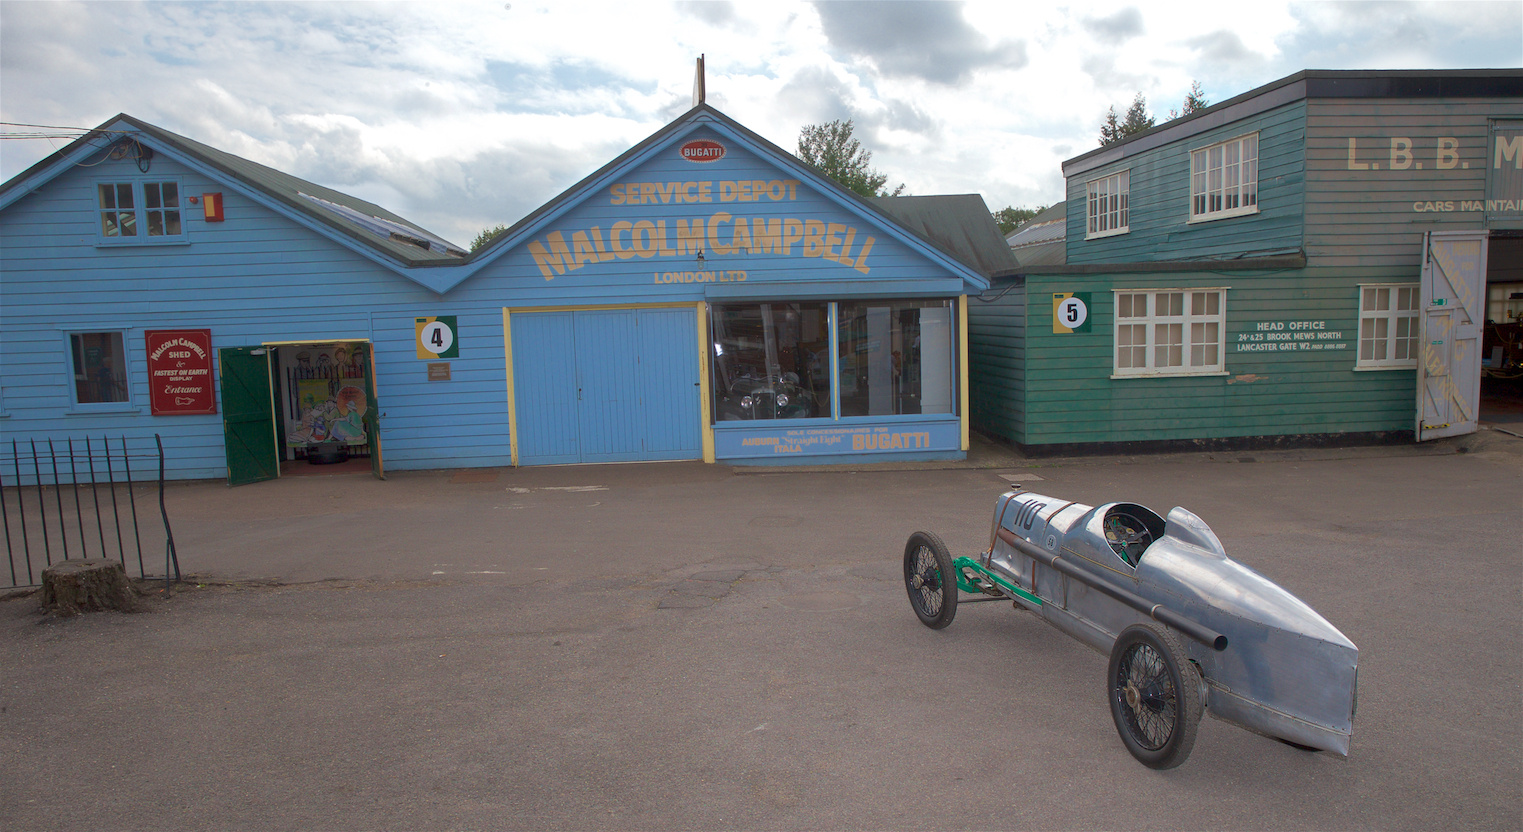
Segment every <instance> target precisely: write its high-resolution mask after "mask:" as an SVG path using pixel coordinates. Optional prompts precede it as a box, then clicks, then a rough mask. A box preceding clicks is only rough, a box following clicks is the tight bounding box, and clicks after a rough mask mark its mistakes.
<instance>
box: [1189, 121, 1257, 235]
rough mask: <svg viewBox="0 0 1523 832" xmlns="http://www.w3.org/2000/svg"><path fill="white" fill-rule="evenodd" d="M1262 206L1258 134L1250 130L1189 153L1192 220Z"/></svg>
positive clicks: (1221, 215) (1236, 214)
mask: <svg viewBox="0 0 1523 832" xmlns="http://www.w3.org/2000/svg"><path fill="white" fill-rule="evenodd" d="M1258 210H1259V134H1257V133H1250V134H1248V135H1246V136H1239V137H1238V138H1235V139H1232V140H1230V141H1225V142H1222V143H1221V144H1214V145H1211V146H1210V147H1203V148H1201V149H1200V150H1195V151H1191V153H1190V220H1191V221H1192V222H1193V221H1196V220H1209V219H1217V218H1219V217H1235V216H1239V215H1242V214H1252V213H1256V212H1257V211H1258Z"/></svg>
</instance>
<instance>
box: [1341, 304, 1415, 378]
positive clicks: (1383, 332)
mask: <svg viewBox="0 0 1523 832" xmlns="http://www.w3.org/2000/svg"><path fill="white" fill-rule="evenodd" d="M1417 305H1418V287H1417V284H1415V283H1413V284H1402V285H1390V286H1361V287H1360V288H1359V361H1358V363H1357V365H1356V366H1358V367H1369V368H1377V367H1397V368H1404V367H1416V366H1417Z"/></svg>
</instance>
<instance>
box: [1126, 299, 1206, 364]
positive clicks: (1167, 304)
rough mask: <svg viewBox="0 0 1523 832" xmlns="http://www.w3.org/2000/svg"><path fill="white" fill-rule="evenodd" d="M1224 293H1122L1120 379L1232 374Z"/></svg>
mask: <svg viewBox="0 0 1523 832" xmlns="http://www.w3.org/2000/svg"><path fill="white" fill-rule="evenodd" d="M1225 296H1226V290H1224V289H1193V290H1181V289H1170V290H1165V291H1141V292H1139V291H1125V290H1123V291H1118V292H1116V375H1118V376H1139V375H1168V376H1178V375H1200V374H1205V373H1220V372H1223V371H1224V370H1225V369H1226V365H1225V362H1224V359H1223V356H1224V354H1225V353H1226V348H1225V346H1224V343H1223V336H1224V335H1225V332H1226V328H1225V327H1224V326H1223V325H1222V319H1223V305H1224V302H1225Z"/></svg>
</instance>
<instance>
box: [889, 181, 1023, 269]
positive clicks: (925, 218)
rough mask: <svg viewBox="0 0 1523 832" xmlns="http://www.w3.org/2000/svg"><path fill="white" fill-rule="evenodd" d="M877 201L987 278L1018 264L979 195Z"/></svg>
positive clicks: (928, 239) (891, 215) (898, 197)
mask: <svg viewBox="0 0 1523 832" xmlns="http://www.w3.org/2000/svg"><path fill="white" fill-rule="evenodd" d="M873 204H874V205H875V206H877V208H878V209H879V210H881V211H882V212H883V213H885V214H888V215H889V216H890V217H892V218H893V219H894V220H895V221H896V222H898V223H899V224H900V225H901V226H904V227H905V228H906V229H908V230H910V231H913V232H914V233H915V234H917V235H919V236H920V237H921V238H922V239H924V240H925V241H926V242H928V243H930V244H932V245H934V246H936V247H937V248H939V249H941V250H942V251H943V252H945V253H946V254H947V255H949V256H951V257H955V258H956V259H957V260H959V261H961V262H962V263H964V264H966V265H968V266H969V267H971V268H973V269H976V270H977V271H978V272H979V273H980V274H982V275H983V276H985V277H993V276H995V275H998V274H1005V273H1007V272H1009V271H1011V270H1012V269H1014V268H1016V266H1017V265H1018V264H1017V263H1016V260H1015V258H1014V257H1012V256H1011V255H1010V247H1009V246H1008V245H1006V244H1005V241H1004V238H1002V237H1001V236H1000V233H999V226H997V225H995V224H994V218H993V217H992V216H990V214H989V206H988V205H987V204H985V203H984V198H983V197H981V196H979V195H978V194H949V195H945V196H885V197H879V198H878V199H876V200H873Z"/></svg>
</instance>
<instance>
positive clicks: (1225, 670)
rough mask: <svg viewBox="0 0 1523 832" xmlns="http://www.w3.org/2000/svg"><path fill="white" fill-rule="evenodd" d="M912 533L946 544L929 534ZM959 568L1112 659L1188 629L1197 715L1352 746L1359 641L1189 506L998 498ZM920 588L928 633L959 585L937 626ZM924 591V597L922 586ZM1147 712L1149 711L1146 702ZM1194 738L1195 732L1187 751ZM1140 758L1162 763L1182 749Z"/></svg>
mask: <svg viewBox="0 0 1523 832" xmlns="http://www.w3.org/2000/svg"><path fill="white" fill-rule="evenodd" d="M917 537H918V538H920V539H921V540H922V541H926V540H934V546H933V548H934V547H940V548H943V549H944V545H943V544H941V543H940V540H939V538H935V537H934V535H930V534H929V533H924V532H921V533H917ZM915 540H916V538H912V543H914V542H915ZM921 549H922V550H924V549H926V547H925V546H924V545H923V544H922V545H921ZM921 562H925V559H924V557H922V560H921ZM911 571H912V570H911V565H910V553H909V551H908V550H907V553H906V581H907V582H912V583H914V582H918V583H920V584H925V583H927V581H926V580H925V579H923V578H913V577H912V575H911ZM952 571H953V573H954V574H955V575H956V578H957V583H958V584H959V586H960V587H961V588H962V590H963V591H964V592H977V593H982V594H985V595H1002V596H1004V597H1007V598H1010V599H1012V600H1013V601H1015V603H1016V604H1018V605H1020V606H1022V607H1025V608H1027V609H1029V610H1031V611H1032V612H1034V613H1036V614H1037V615H1039V616H1041V617H1042V618H1043V619H1044V620H1045V621H1047V622H1048V623H1049V624H1051V625H1053V626H1054V627H1056V628H1057V629H1059V630H1061V631H1063V632H1065V633H1067V634H1069V635H1071V636H1073V637H1074V638H1077V639H1078V640H1080V641H1082V642H1084V643H1085V644H1088V645H1090V646H1091V647H1093V648H1095V649H1096V650H1099V651H1100V652H1102V653H1109V654H1112V655H1113V656H1114V655H1115V650H1118V649H1120V646H1119V645H1118V638H1120V637H1121V636H1122V635H1123V633H1129V632H1130V631H1131V630H1135V629H1138V625H1144V626H1145V627H1148V628H1153V629H1155V630H1157V631H1159V632H1163V631H1165V630H1167V631H1170V632H1178V633H1181V634H1183V635H1184V636H1186V637H1187V638H1186V639H1179V638H1178V637H1177V636H1169V638H1170V639H1173V640H1174V643H1176V644H1178V645H1180V646H1181V647H1182V649H1183V652H1184V653H1185V654H1186V656H1187V658H1188V664H1189V665H1193V666H1194V669H1195V670H1196V671H1198V676H1197V675H1196V673H1194V672H1190V671H1189V670H1188V668H1187V669H1186V673H1184V674H1178V673H1176V676H1175V678H1176V679H1177V680H1180V681H1181V682H1182V683H1186V684H1188V685H1189V686H1193V685H1194V684H1197V683H1198V684H1200V685H1201V689H1200V698H1199V700H1198V701H1196V702H1195V703H1194V704H1193V707H1195V708H1196V717H1197V718H1198V715H1199V709H1200V708H1204V709H1205V710H1206V711H1208V712H1209V713H1210V714H1212V715H1213V716H1215V717H1216V718H1218V719H1221V720H1225V721H1227V722H1231V723H1234V724H1237V725H1240V726H1242V727H1244V728H1247V729H1248V730H1250V731H1254V732H1257V733H1261V734H1264V735H1267V736H1270V737H1275V738H1278V739H1282V740H1285V741H1287V742H1289V743H1291V744H1292V745H1297V746H1301V747H1305V748H1307V749H1320V750H1325V751H1332V752H1335V753H1338V754H1343V755H1347V754H1348V751H1349V737H1350V734H1351V732H1352V729H1353V720H1354V713H1355V708H1356V698H1357V677H1358V660H1359V650H1358V648H1357V647H1355V646H1354V644H1353V642H1351V641H1349V639H1348V638H1347V637H1345V636H1344V635H1343V633H1341V632H1339V631H1338V629H1337V628H1336V627H1334V626H1333V625H1332V624H1330V623H1328V621H1327V620H1326V619H1324V618H1323V617H1322V616H1320V615H1318V614H1317V612H1316V611H1315V610H1313V609H1312V608H1311V607H1309V606H1307V605H1306V604H1305V603H1303V602H1302V601H1301V600H1300V599H1298V598H1296V597H1295V596H1294V595H1291V594H1290V593H1289V592H1287V591H1285V590H1284V589H1282V588H1281V587H1279V586H1278V585H1276V584H1275V583H1274V582H1273V581H1270V580H1269V579H1267V578H1265V577H1264V576H1262V575H1260V574H1259V573H1257V572H1255V571H1253V570H1252V569H1249V568H1248V567H1246V566H1244V565H1243V564H1241V563H1238V562H1237V561H1234V560H1232V559H1231V558H1229V557H1228V556H1227V554H1226V552H1225V551H1224V550H1223V548H1222V544H1221V541H1220V540H1218V539H1217V537H1216V535H1215V534H1214V533H1213V532H1212V531H1211V529H1210V528H1209V527H1208V526H1207V525H1206V524H1205V523H1204V522H1202V521H1201V519H1200V518H1199V517H1196V516H1195V515H1194V514H1192V513H1190V512H1189V511H1186V510H1185V509H1182V508H1175V509H1173V510H1172V511H1170V512H1169V515H1168V517H1167V518H1162V517H1159V516H1158V515H1157V514H1156V513H1154V512H1152V511H1151V510H1149V509H1147V508H1145V507H1143V506H1140V505H1136V504H1132V503H1108V504H1105V505H1101V506H1093V507H1092V506H1087V505H1082V504H1079V503H1075V502H1072V501H1068V500H1063V499H1060V498H1057V497H1049V496H1044V495H1040V494H1033V493H1029V492H1027V493H1018V492H1010V493H1006V494H1004V495H1001V496H1000V497H999V499H998V500H997V501H996V503H995V509H994V522H993V527H992V529H991V533H990V544H989V548H988V550H986V551H984V552H981V553H979V554H978V555H977V556H976V557H962V558H957V559H956V560H955V561H952ZM931 582H932V583H934V581H931ZM916 591H917V590H916V589H915V588H914V587H911V601H912V604H916V606H917V613H921V618H922V621H924V622H925V623H926V624H927V625H928V626H932V627H942V626H945V625H946V623H948V622H950V619H951V615H952V614H953V613H955V606H956V600H955V594H956V592H955V589H954V590H953V592H952V594H953V596H954V597H953V598H952V600H951V609H950V610H947V609H942V610H940V611H939V614H940V615H941V616H942V618H941V619H940V620H938V621H935V622H933V621H932V620H930V619H928V617H927V616H926V615H925V614H924V613H923V611H922V609H921V607H920V604H919V603H918V602H917V597H916ZM918 591H919V592H920V593H921V594H922V596H923V595H924V593H925V589H924V588H923V587H922V588H920V589H919V590H918ZM943 597H945V596H943ZM1159 622H1161V623H1163V624H1165V625H1167V627H1159ZM1123 640H1126V639H1123ZM1113 648H1115V649H1114V650H1113ZM1159 649H1160V651H1162V652H1168V651H1167V650H1164V649H1163V647H1162V645H1159ZM1115 661H1116V660H1115V659H1114V658H1113V660H1112V662H1113V668H1114V666H1115ZM1180 663H1181V664H1184V663H1185V662H1184V661H1183V660H1181V662H1180ZM1112 672H1113V675H1114V673H1115V671H1114V669H1113V671H1112ZM1124 682H1125V680H1124V679H1123V680H1122V683H1123V685H1124ZM1114 690H1115V692H1114V693H1113V697H1119V696H1122V695H1123V694H1122V690H1123V688H1122V687H1117V688H1115V689H1114ZM1191 695H1192V697H1193V696H1194V693H1193V692H1192V693H1191ZM1169 696H1170V701H1171V702H1172V701H1173V694H1172V693H1170V694H1169ZM1139 703H1142V705H1146V702H1143V701H1142V700H1141V699H1138V698H1137V694H1136V692H1135V690H1134V692H1133V700H1132V705H1133V707H1134V708H1140V707H1141V706H1139ZM1154 710H1155V711H1156V710H1158V707H1154ZM1121 711H1122V712H1128V713H1129V712H1130V711H1127V709H1126V708H1124V707H1123V708H1121ZM1138 712H1140V713H1143V714H1144V715H1146V713H1147V712H1146V708H1141V709H1140V710H1139V711H1138ZM1179 713H1181V714H1182V715H1183V714H1184V711H1183V710H1181V711H1180V712H1179ZM1119 718H1120V717H1119V716H1118V719H1119ZM1134 724H1135V723H1134ZM1118 730H1121V731H1122V734H1123V739H1124V740H1125V739H1126V738H1127V734H1128V730H1127V729H1126V728H1124V727H1123V725H1122V724H1121V722H1118ZM1188 743H1193V734H1192V735H1191V736H1190V737H1189V739H1188V742H1187V743H1186V745H1185V748H1184V749H1183V754H1184V755H1188ZM1129 747H1130V743H1129ZM1136 753H1137V752H1136V751H1134V754H1136ZM1139 760H1142V761H1143V762H1145V763H1147V764H1149V765H1153V766H1154V767H1158V768H1163V767H1171V766H1173V765H1177V764H1178V763H1179V762H1182V757H1180V758H1179V759H1178V760H1153V761H1149V760H1144V759H1143V757H1141V756H1139ZM1155 763H1156V764H1155Z"/></svg>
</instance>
